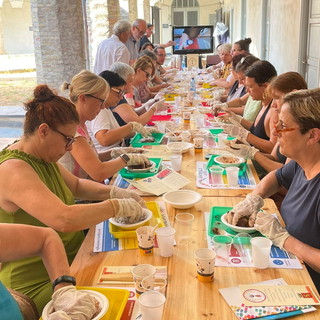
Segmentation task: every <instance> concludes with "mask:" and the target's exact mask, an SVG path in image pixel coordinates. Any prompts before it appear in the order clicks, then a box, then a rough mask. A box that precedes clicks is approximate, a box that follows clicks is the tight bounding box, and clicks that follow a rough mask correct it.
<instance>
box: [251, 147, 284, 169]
mask: <svg viewBox="0 0 320 320" xmlns="http://www.w3.org/2000/svg"><path fill="white" fill-rule="evenodd" d="M269 156H270V157H269ZM269 156H268V155H267V154H263V153H261V152H257V153H256V154H255V156H254V160H255V161H257V162H258V163H259V164H260V165H261V166H262V167H263V168H264V169H265V170H267V171H268V172H271V171H273V170H276V169H280V168H282V167H283V164H282V163H281V162H278V161H276V160H275V159H273V158H271V155H269Z"/></svg>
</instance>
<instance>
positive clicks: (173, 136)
mask: <svg viewBox="0 0 320 320" xmlns="http://www.w3.org/2000/svg"><path fill="white" fill-rule="evenodd" d="M181 132H182V131H172V132H168V133H167V134H166V137H167V138H168V139H169V140H170V141H172V142H176V141H181V140H182V138H181Z"/></svg>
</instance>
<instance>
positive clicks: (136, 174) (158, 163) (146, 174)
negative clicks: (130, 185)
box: [119, 158, 162, 179]
mask: <svg viewBox="0 0 320 320" xmlns="http://www.w3.org/2000/svg"><path fill="white" fill-rule="evenodd" d="M149 160H150V161H153V162H154V163H155V164H156V166H155V171H154V172H131V171H129V170H127V169H126V168H122V169H121V170H120V172H119V173H120V174H121V176H122V177H123V178H126V179H134V178H148V177H151V176H154V175H155V174H157V173H158V171H159V169H160V166H161V162H162V159H161V158H149Z"/></svg>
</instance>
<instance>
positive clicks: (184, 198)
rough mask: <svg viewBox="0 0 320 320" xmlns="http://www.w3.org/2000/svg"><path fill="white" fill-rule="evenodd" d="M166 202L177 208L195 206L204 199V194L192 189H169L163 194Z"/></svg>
mask: <svg viewBox="0 0 320 320" xmlns="http://www.w3.org/2000/svg"><path fill="white" fill-rule="evenodd" d="M162 199H163V201H164V202H166V203H169V204H170V205H171V206H172V207H174V208H177V209H188V208H191V207H193V206H194V205H195V204H196V203H198V202H199V201H200V200H201V199H202V195H201V194H200V193H198V192H195V191H192V190H177V191H169V192H167V193H165V194H164V195H163V196H162Z"/></svg>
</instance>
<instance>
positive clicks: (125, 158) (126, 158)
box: [120, 153, 130, 163]
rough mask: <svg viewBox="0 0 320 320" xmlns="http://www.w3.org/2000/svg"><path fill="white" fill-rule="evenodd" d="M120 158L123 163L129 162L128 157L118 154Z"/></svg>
mask: <svg viewBox="0 0 320 320" xmlns="http://www.w3.org/2000/svg"><path fill="white" fill-rule="evenodd" d="M120 158H121V159H122V160H123V161H124V162H125V163H128V161H129V160H130V157H129V156H128V155H127V154H125V153H123V154H120Z"/></svg>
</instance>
